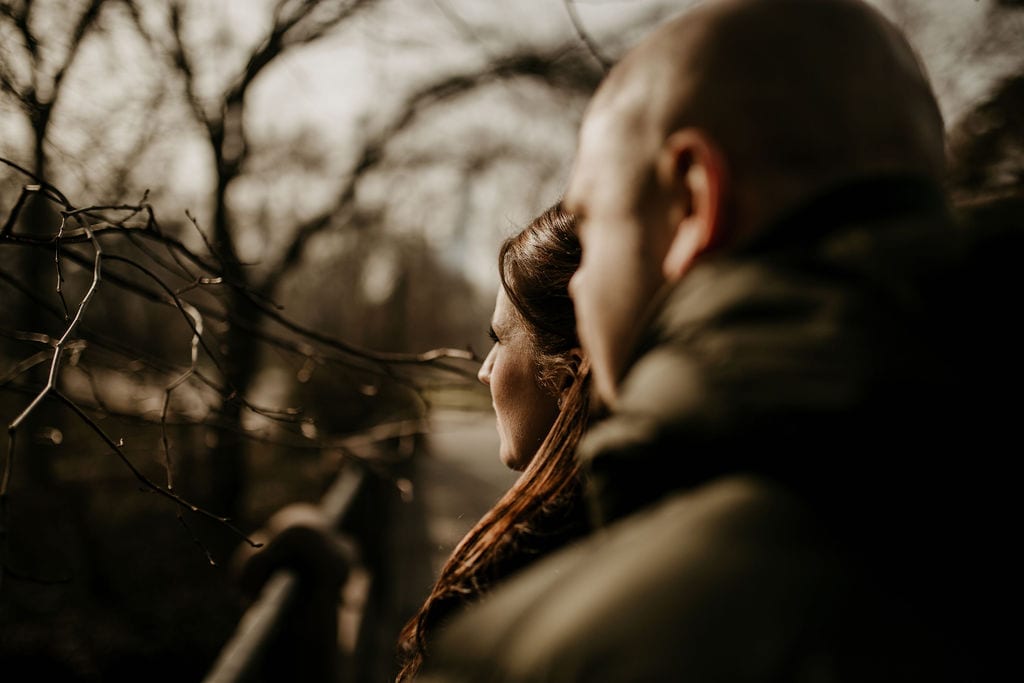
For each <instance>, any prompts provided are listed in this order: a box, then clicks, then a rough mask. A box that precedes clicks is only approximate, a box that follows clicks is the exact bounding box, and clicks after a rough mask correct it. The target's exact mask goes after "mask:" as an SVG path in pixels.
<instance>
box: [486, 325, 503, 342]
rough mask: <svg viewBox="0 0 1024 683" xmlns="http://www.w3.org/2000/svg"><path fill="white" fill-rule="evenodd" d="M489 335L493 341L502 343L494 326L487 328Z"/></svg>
mask: <svg viewBox="0 0 1024 683" xmlns="http://www.w3.org/2000/svg"><path fill="white" fill-rule="evenodd" d="M487 336H488V337H490V338H491V341H492V342H494V343H495V344H500V343H501V340H500V339H498V333H497V332H495V331H494V327H493V326H491V327H488V328H487Z"/></svg>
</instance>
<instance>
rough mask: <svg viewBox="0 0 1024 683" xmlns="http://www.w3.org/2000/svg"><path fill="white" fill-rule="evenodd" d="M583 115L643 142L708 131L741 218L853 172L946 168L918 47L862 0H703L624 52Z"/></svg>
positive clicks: (644, 146)
mask: <svg viewBox="0 0 1024 683" xmlns="http://www.w3.org/2000/svg"><path fill="white" fill-rule="evenodd" d="M589 117H593V118H596V119H601V118H604V119H605V121H604V124H601V123H600V122H598V125H600V126H602V127H604V128H606V129H609V130H610V129H614V128H617V129H618V130H617V131H616V132H613V133H610V134H611V135H615V134H622V135H628V136H631V137H632V138H634V140H633V141H632V142H631V143H630V144H631V146H632V147H634V148H635V149H636V150H637V153H638V154H643V153H650V152H652V151H653V150H654V148H655V146H656V145H658V144H660V142H661V141H663V140H664V139H665V137H666V136H667V135H669V134H670V133H671V132H672V131H674V130H679V129H681V128H686V127H695V128H699V129H701V130H703V131H705V132H706V133H707V134H708V135H709V136H710V137H711V138H712V139H713V140H714V142H715V143H716V144H717V145H718V146H719V147H720V148H721V149H722V152H723V154H724V157H725V159H726V163H727V166H728V169H729V172H730V175H731V180H732V184H733V187H734V189H735V190H736V192H737V193H738V195H739V196H738V197H737V199H739V200H741V201H743V202H744V205H745V206H741V207H740V208H741V209H744V208H746V209H748V210H747V211H746V214H747V218H748V219H749V220H757V219H759V218H760V219H764V218H766V216H757V215H751V214H758V213H771V212H774V210H779V209H782V208H784V207H779V206H771V204H773V203H775V204H778V203H780V202H783V201H785V202H794V201H798V200H799V199H800V198H802V196H804V195H806V194H809V193H812V192H814V191H815V190H817V189H820V187H821V186H823V185H827V184H831V183H836V182H840V181H842V180H844V179H847V178H849V177H853V176H858V175H865V174H870V173H885V172H894V173H918V174H924V175H927V176H931V177H933V178H936V179H939V178H941V176H942V174H943V168H944V155H945V143H944V128H943V123H942V117H941V114H940V112H939V108H938V105H937V103H936V101H935V98H934V95H933V93H932V90H931V87H930V85H929V83H928V80H927V78H926V76H925V74H924V72H923V69H922V67H921V65H920V63H919V62H918V60H917V57H916V55H915V54H914V52H913V50H912V49H911V47H910V46H909V45H908V43H907V42H906V40H905V39H904V38H903V36H902V35H901V34H900V32H899V31H898V30H897V29H896V28H895V27H894V26H893V25H892V24H890V23H889V22H888V21H887V20H886V19H885V18H884V17H882V16H881V15H880V14H879V13H878V12H877V11H875V10H874V9H872V8H870V7H868V6H867V5H865V4H863V3H862V2H859V1H856V0H723V1H720V2H714V1H712V2H707V3H705V4H703V5H701V6H699V7H698V8H697V9H695V10H694V11H691V12H688V13H686V14H684V15H683V16H681V17H678V18H676V19H675V20H673V21H670V22H668V23H666V24H665V25H663V26H662V27H661V28H659V29H658V30H657V31H656V32H655V33H654V34H652V35H651V36H650V37H649V38H648V39H647V40H645V41H644V42H643V43H642V44H641V45H639V46H638V47H637V48H636V49H634V50H633V51H632V52H631V53H630V54H628V55H627V57H626V58H625V59H624V60H623V61H622V62H621V63H620V64H619V65H618V66H617V67H616V68H615V69H614V70H613V72H612V74H611V75H610V76H609V78H608V79H607V80H606V82H605V83H604V84H603V85H602V87H601V89H600V91H599V93H598V95H597V96H596V97H595V99H594V102H593V104H592V107H591V110H590V112H589V114H588V118H589ZM614 121H619V122H622V123H623V124H624V125H619V126H616V125H615V124H614ZM637 143H639V144H637Z"/></svg>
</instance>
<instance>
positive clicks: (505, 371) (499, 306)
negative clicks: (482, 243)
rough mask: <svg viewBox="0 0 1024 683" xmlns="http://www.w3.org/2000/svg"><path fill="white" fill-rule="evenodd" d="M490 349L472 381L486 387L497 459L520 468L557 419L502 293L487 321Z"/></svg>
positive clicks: (523, 330)
mask: <svg viewBox="0 0 1024 683" xmlns="http://www.w3.org/2000/svg"><path fill="white" fill-rule="evenodd" d="M491 333H492V334H491V338H492V341H493V342H494V344H493V345H492V346H491V350H490V352H489V353H488V354H487V358H485V359H484V362H483V364H482V365H481V366H480V372H479V373H478V374H477V377H478V378H479V379H480V381H481V382H483V383H484V384H486V385H487V386H488V387H490V390H491V402H492V404H493V405H494V412H495V414H496V415H497V422H498V437H499V438H500V439H501V451H500V457H501V461H502V462H503V463H505V465H506V466H507V467H510V468H511V469H514V470H523V469H525V468H526V466H527V465H528V464H530V460H532V459H533V456H534V454H535V453H536V452H537V448H538V447H539V446H540V444H541V442H543V441H544V437H545V436H547V433H548V431H549V430H550V429H551V425H552V424H553V423H554V421H555V417H556V416H557V415H558V403H557V399H556V398H555V397H554V396H552V395H551V394H550V393H548V392H547V391H545V390H544V389H543V388H542V387H541V386H540V384H539V383H538V381H537V374H538V373H537V352H536V350H535V349H534V344H533V340H532V339H531V338H530V334H529V332H528V331H527V329H526V326H525V324H524V323H523V321H522V319H521V318H520V317H519V315H517V313H516V311H515V309H514V308H513V306H512V303H511V302H510V301H509V299H508V296H506V295H505V292H504V290H499V291H498V300H497V301H496V302H495V304H494V315H493V316H492V318H491Z"/></svg>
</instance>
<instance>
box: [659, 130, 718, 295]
mask: <svg viewBox="0 0 1024 683" xmlns="http://www.w3.org/2000/svg"><path fill="white" fill-rule="evenodd" d="M657 175H658V184H659V186H660V188H661V191H662V192H665V193H666V195H667V197H668V207H669V208H668V218H669V226H668V227H669V230H670V232H671V234H670V236H669V246H668V250H667V252H666V254H665V259H664V261H663V262H662V273H663V274H664V276H665V278H666V279H667V280H668V281H669V282H675V281H677V280H679V279H680V278H681V277H682V276H683V274H685V273H686V271H687V270H688V269H689V267H690V264H691V263H692V262H693V259H694V258H696V257H697V256H698V255H700V254H702V253H703V252H705V251H707V250H709V249H712V248H714V246H715V245H717V244H718V243H719V242H721V240H722V238H723V236H724V235H723V232H724V223H725V221H724V219H723V216H724V214H723V210H722V209H723V197H724V194H725V192H726V190H727V189H728V186H727V182H728V178H727V175H726V166H725V158H724V156H723V154H722V152H721V149H720V148H719V147H718V145H717V144H715V142H714V141H713V140H712V139H711V138H710V137H709V136H708V135H707V133H705V132H704V131H702V130H699V129H697V128H684V129H682V130H678V131H676V132H674V133H672V134H671V135H670V136H668V138H666V140H665V142H664V144H663V145H662V148H661V151H660V153H659V156H658V163H657Z"/></svg>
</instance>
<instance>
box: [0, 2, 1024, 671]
mask: <svg viewBox="0 0 1024 683" xmlns="http://www.w3.org/2000/svg"><path fill="white" fill-rule="evenodd" d="M690 4H693V3H692V2H669V1H667V0H660V1H656V0H617V1H615V0H607V1H596V0H593V1H584V0H576V1H575V2H573V1H571V0H570V1H566V2H561V1H557V0H527V1H525V2H518V3H494V2H487V1H485V0H416V1H409V0H332V1H324V2H316V1H313V0H169V1H168V0H4V1H3V2H0V157H3V158H4V159H6V160H8V161H9V162H11V163H8V164H0V220H2V221H3V222H4V229H3V235H2V237H3V239H2V240H0V247H2V248H0V297H2V298H0V301H2V303H3V308H2V311H3V313H2V317H0V415H2V416H3V419H4V420H5V421H6V422H7V423H8V424H15V423H17V429H16V430H14V432H13V433H14V434H15V437H16V438H15V439H14V440H12V442H11V445H10V446H9V447H8V446H7V445H6V444H5V445H4V450H3V458H4V460H3V463H4V464H3V468H4V469H3V471H4V473H5V475H4V478H5V483H4V490H3V491H2V498H3V510H2V512H0V535H2V536H3V547H4V550H3V554H2V555H0V557H3V559H4V570H3V575H4V579H3V581H2V582H0V667H6V666H13V665H14V664H15V663H18V662H21V663H25V662H31V663H32V665H33V666H34V667H38V668H37V669H36V671H37V672H38V673H39V674H40V675H42V674H43V673H45V672H46V671H48V670H51V669H52V671H53V673H54V675H62V676H65V677H67V678H68V680H78V679H81V680H120V677H121V676H122V674H124V676H125V677H127V676H128V675H131V676H132V678H133V679H134V678H137V677H138V675H139V672H140V671H146V672H147V673H146V677H147V679H149V680H172V679H177V678H180V677H181V676H185V677H187V678H189V679H195V678H197V676H198V675H199V674H200V673H201V672H202V671H203V670H204V668H205V667H207V666H208V665H209V662H210V661H211V658H212V656H213V655H214V653H215V652H216V649H217V648H218V647H219V645H220V643H221V642H223V639H224V637H225V636H226V634H227V633H228V632H230V630H231V628H233V625H234V623H235V621H236V620H237V617H238V613H239V609H240V607H239V605H240V600H239V598H238V595H237V594H236V591H235V589H234V587H233V584H232V582H231V578H230V576H229V572H227V571H226V570H224V568H223V565H224V564H225V562H226V560H227V559H228V558H229V557H230V554H231V552H232V550H233V548H234V547H235V546H236V545H237V543H238V542H239V540H240V535H239V533H235V532H233V531H231V530H230V529H227V528H226V527H225V526H224V525H223V524H219V523H217V522H215V521H213V520H211V519H209V518H208V517H204V516H203V515H196V514H193V513H192V512H191V511H190V510H189V509H188V508H187V507H186V508H182V507H179V506H177V505H175V504H174V503H173V501H172V502H171V503H170V504H168V501H167V500H161V496H160V495H140V494H139V493H138V490H139V489H140V488H141V489H142V490H148V489H147V488H146V486H145V485H143V484H141V483H140V479H139V477H137V476H136V475H135V474H133V473H132V472H131V470H130V469H129V468H128V467H126V466H125V462H124V460H123V459H122V458H124V459H128V460H129V461H131V462H133V463H134V464H135V466H136V467H137V468H138V470H139V473H140V475H142V476H143V477H145V478H146V479H148V480H149V481H151V482H155V483H156V484H157V486H158V487H159V486H165V485H166V484H170V483H172V481H171V478H172V479H173V485H174V491H175V492H176V493H177V494H180V495H181V496H183V497H184V498H185V499H187V500H188V501H189V502H194V503H196V504H198V505H199V506H201V507H202V508H203V509H204V510H207V511H209V512H211V513H212V514H213V515H216V516H219V515H224V516H227V517H230V518H231V520H232V523H233V524H234V525H235V526H236V527H237V528H238V529H239V531H240V532H241V533H243V534H244V533H245V532H247V531H251V530H252V529H254V528H256V527H257V526H258V525H259V524H260V523H261V522H262V521H263V520H264V519H266V517H267V515H268V514H270V512H272V511H273V510H275V509H277V508H278V507H280V506H281V505H284V504H286V503H288V502H291V501H296V500H309V501H315V500H316V499H317V497H318V496H319V495H320V493H321V492H322V491H323V489H324V487H325V486H326V485H327V483H328V482H329V481H330V479H331V477H332V476H333V474H334V472H335V471H336V470H337V466H338V463H339V462H340V461H341V460H342V459H344V458H345V456H346V454H348V455H351V452H350V449H349V448H348V447H347V446H346V443H347V442H346V440H345V439H346V438H347V437H350V436H352V435H354V434H358V433H360V432H363V431H365V430H368V429H376V430H377V431H376V432H375V433H378V434H385V435H386V434H388V433H389V432H388V431H387V430H388V429H390V428H394V429H395V430H397V431H396V432H395V433H396V434H397V433H406V432H408V431H409V429H410V425H413V427H412V428H413V429H420V428H421V427H418V426H417V425H421V424H424V423H423V420H424V419H426V418H429V416H430V411H431V410H432V409H436V408H438V407H442V408H453V407H454V408H460V409H465V408H470V409H474V410H478V411H484V412H486V411H489V410H490V404H489V399H488V397H487V395H486V392H485V391H483V389H482V388H481V387H479V386H478V385H476V383H475V381H474V380H473V375H474V372H475V360H474V359H478V357H479V356H480V355H482V354H483V353H484V352H485V350H486V344H487V341H486V336H485V333H484V331H485V330H486V325H487V321H488V319H489V316H490V309H491V306H492V304H493V297H494V295H495V292H496V288H497V279H496V272H495V268H496V262H495V260H496V254H497V248H498V245H499V244H500V241H501V240H502V239H503V238H504V237H506V236H508V235H509V234H512V233H513V232H514V231H515V230H516V229H518V228H519V227H522V226H523V225H525V224H526V223H527V222H528V221H529V220H530V219H531V218H532V217H533V216H534V215H536V214H537V213H539V212H540V211H541V210H543V209H544V208H546V207H547V206H549V205H550V204H552V203H553V202H555V201H557V199H558V198H559V194H560V192H561V189H562V187H563V184H564V182H565V179H566V176H567V174H568V170H569V166H570V164H571V161H572V155H573V150H574V146H575V133H576V128H577V126H578V123H579V120H580V117H581V115H582V113H583V110H584V108H585V106H586V102H587V100H588V98H589V95H590V94H591V92H592V91H593V89H594V88H595V87H596V85H597V84H598V82H599V81H600V78H601V77H602V74H603V73H604V71H605V70H606V68H607V66H608V65H609V64H611V63H612V62H613V61H614V60H615V58H616V57H617V56H618V55H620V54H621V53H622V52H623V51H624V50H625V49H627V48H628V47H629V46H630V45H631V44H632V43H633V42H634V41H635V40H636V39H637V38H638V37H639V36H641V35H642V34H643V33H644V32H646V31H647V30H649V29H650V28H651V27H652V26H654V25H655V24H656V23H657V22H658V21H660V20H661V19H663V18H664V17H666V16H669V15H670V14H672V13H674V12H676V11H678V10H679V9H681V8H682V7H685V6H687V5H690ZM875 4H876V5H877V6H878V7H879V8H880V9H881V10H882V11H883V12H885V13H886V14H887V15H888V16H890V17H891V18H893V20H894V21H895V22H896V23H897V24H899V25H901V26H902V27H904V28H905V30H906V31H907V32H908V33H909V35H910V37H911V39H912V40H913V41H914V42H915V44H916V46H917V47H918V49H919V51H920V53H921V55H922V59H923V60H924V62H925V64H926V65H927V67H928V69H929V72H930V74H931V76H932V78H933V80H934V82H935V86H936V89H937V91H938V93H939V96H940V100H941V104H942V108H943V111H944V114H945V116H946V119H947V126H948V129H949V132H950V153H951V159H952V167H951V174H950V183H951V189H952V190H953V193H954V197H956V198H957V200H958V201H960V202H965V203H970V202H976V201H978V200H979V199H984V198H988V197H995V196H1000V195H1003V194H1006V193H1007V192H1015V191H1016V192H1019V189H1020V187H1021V182H1022V179H1024V127H1022V126H1021V123H1020V112H1021V111H1024V9H1022V8H1021V3H1020V2H1015V1H1010V0H987V1H986V0H979V1H969V0H942V1H935V0H877V1H876V2H875ZM737 49H742V46H737ZM32 185H42V187H43V189H42V190H41V191H39V192H30V193H29V194H25V195H24V196H23V188H24V187H26V186H32ZM48 187H52V188H55V189H56V190H59V192H60V193H62V194H63V196H64V197H65V198H66V202H61V201H56V200H55V198H54V195H53V193H52V192H50V191H49V190H48V189H47V188H48ZM20 197H21V198H23V199H24V201H21V202H20V201H19V198H20ZM89 206H113V207H122V206H130V207H136V209H138V208H141V209H142V210H141V211H138V210H135V209H124V208H117V209H103V210H97V211H95V212H93V214H92V217H91V218H89V219H88V221H87V222H89V223H91V224H93V225H96V226H98V225H100V224H101V223H102V222H103V221H106V223H105V224H106V225H108V226H113V228H112V229H111V230H110V231H109V232H107V233H104V234H102V235H101V236H94V237H92V238H91V239H90V237H89V235H87V234H85V233H84V232H83V229H82V227H81V225H80V224H79V223H77V222H76V221H74V220H68V221H66V225H64V226H63V229H65V230H67V231H69V233H68V234H69V235H70V234H71V232H73V231H75V230H78V232H77V233H75V235H77V237H76V238H75V239H70V238H69V239H66V240H64V241H63V242H60V243H59V244H60V246H59V247H58V246H57V244H58V243H57V242H55V241H54V236H55V235H57V234H58V232H60V231H61V230H62V220H61V210H63V211H65V212H67V211H68V210H69V209H70V208H72V207H74V208H82V207H89ZM148 209H151V210H152V215H153V216H155V217H156V221H157V223H156V224H153V223H151V222H147V221H148V215H149V214H147V213H146V210H148ZM157 227H158V228H159V230H158V231H157ZM132 230H135V232H132ZM97 244H101V245H102V248H103V251H104V254H105V256H106V259H105V260H104V261H103V280H102V282H101V283H100V286H99V287H98V288H97V290H96V294H95V296H94V297H93V298H92V299H91V300H89V302H88V306H86V307H85V308H84V309H83V317H82V320H81V322H80V323H78V324H77V326H76V327H75V328H74V334H73V335H71V336H70V337H69V339H68V340H66V342H65V343H64V344H60V345H59V344H58V343H57V340H59V339H60V338H61V337H62V335H63V334H64V332H65V330H67V328H68V326H69V320H70V319H71V318H73V317H74V313H75V311H76V309H77V307H78V306H79V304H80V302H81V301H82V300H83V297H85V295H86V293H87V292H88V291H89V290H90V286H91V285H92V284H94V277H93V276H94V272H93V268H94V258H95V247H96V245H97ZM193 256H194V257H195V259H196V260H195V261H190V260H189V258H191V257H193ZM119 258H120V259H124V260H118V259H119ZM183 262H184V265H183ZM132 263H134V264H136V265H137V266H142V267H143V268H144V269H145V270H142V269H140V268H138V267H133V266H132V265H131V264H132ZM59 278H60V279H61V285H60V288H59V291H58V287H57V282H58V279H59ZM169 292H175V293H177V297H173V296H170V294H169ZM193 312H194V314H193ZM197 321H200V322H201V323H202V330H201V331H202V334H201V335H197V334H196V332H197V330H196V327H195V325H196V323H197ZM200 338H201V339H202V341H203V344H202V345H201V346H197V345H196V342H197V341H198V340H199V339H200ZM194 347H195V353H196V355H195V361H193V360H192V357H193V356H192V354H193V348H194ZM445 348H447V349H451V350H450V351H448V352H438V353H429V350H431V349H445ZM56 352H59V354H60V355H61V357H62V361H63V362H62V366H61V369H60V372H59V373H58V374H57V375H56V376H55V382H54V384H53V388H54V389H55V390H58V391H59V392H60V393H61V395H64V396H66V397H68V399H69V401H72V402H74V403H75V404H76V405H77V406H78V407H79V408H80V409H81V410H82V411H83V413H84V414H85V415H87V416H89V419H90V420H92V421H93V424H92V425H90V424H89V423H88V422H86V421H84V420H83V419H82V418H81V417H80V416H79V415H77V414H75V412H74V411H72V410H71V409H70V408H69V406H68V405H67V404H66V403H62V402H61V401H60V400H57V399H56V398H55V397H54V396H49V397H48V398H47V399H46V400H44V401H43V402H42V403H41V404H40V405H39V406H38V407H37V408H36V409H34V410H32V411H31V413H30V414H27V415H25V417H24V419H23V420H22V421H21V422H18V420H19V419H20V418H19V416H20V415H22V413H23V411H24V410H25V408H26V406H28V405H29V404H30V402H31V401H32V400H33V397H35V396H37V395H39V394H40V392H41V391H43V389H44V388H45V387H46V386H47V381H48V376H49V375H48V373H49V369H50V364H51V361H52V359H53V356H54V354H55V353H56ZM425 352H427V353H425ZM381 430H383V431H381ZM100 432H103V433H104V434H106V435H108V436H109V437H110V438H111V439H112V440H113V442H114V446H112V445H111V444H110V443H106V442H104V440H103V438H102V437H101V436H100ZM122 440H123V443H122ZM480 457H481V458H492V457H494V454H491V453H481V454H480ZM151 493H152V491H151ZM176 515H178V516H179V517H180V519H181V524H179V523H178V522H176V521H175V516H176ZM208 557H209V558H212V559H213V560H215V561H216V562H217V563H218V566H217V567H214V568H212V569H211V567H210V566H209V564H208V561H207V559H208ZM76 677H77V678H76Z"/></svg>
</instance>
